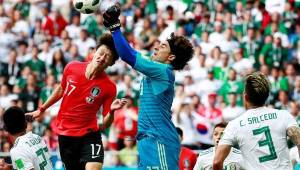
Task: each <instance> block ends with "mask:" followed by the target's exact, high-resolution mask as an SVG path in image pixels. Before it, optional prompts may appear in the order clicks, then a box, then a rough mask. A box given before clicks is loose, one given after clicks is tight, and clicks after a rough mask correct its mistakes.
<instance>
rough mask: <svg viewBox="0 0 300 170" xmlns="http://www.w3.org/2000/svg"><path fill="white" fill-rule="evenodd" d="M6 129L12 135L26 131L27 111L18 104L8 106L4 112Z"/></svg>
mask: <svg viewBox="0 0 300 170" xmlns="http://www.w3.org/2000/svg"><path fill="white" fill-rule="evenodd" d="M2 119H3V122H4V129H5V130H6V131H7V132H8V133H10V134H11V135H15V134H17V133H21V132H24V131H26V128H27V122H26V119H25V112H24V111H23V110H22V109H21V108H19V107H16V106H13V107H10V108H8V109H7V110H6V111H5V112H4V113H3V117H2Z"/></svg>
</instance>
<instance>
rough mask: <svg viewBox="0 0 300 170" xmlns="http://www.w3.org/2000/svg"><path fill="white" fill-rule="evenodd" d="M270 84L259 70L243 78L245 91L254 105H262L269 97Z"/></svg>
mask: <svg viewBox="0 0 300 170" xmlns="http://www.w3.org/2000/svg"><path fill="white" fill-rule="evenodd" d="M269 92H270V84H269V81H268V78H267V77H266V76H265V75H264V74H263V73H261V72H254V73H251V74H248V75H247V76H246V78H245V93H246V94H247V96H248V97H249V102H250V103H251V104H253V105H254V106H263V105H264V104H265V102H266V100H267V98H268V97H269Z"/></svg>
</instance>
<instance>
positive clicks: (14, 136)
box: [11, 131, 26, 143]
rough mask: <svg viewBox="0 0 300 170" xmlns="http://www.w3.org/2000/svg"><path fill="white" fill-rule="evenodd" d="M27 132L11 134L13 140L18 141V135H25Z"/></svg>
mask: <svg viewBox="0 0 300 170" xmlns="http://www.w3.org/2000/svg"><path fill="white" fill-rule="evenodd" d="M25 134H26V131H24V132H20V133H17V134H14V135H11V136H12V141H13V143H15V141H16V139H17V138H18V137H20V136H23V135H25Z"/></svg>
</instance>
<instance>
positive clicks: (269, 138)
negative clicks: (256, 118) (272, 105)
mask: <svg viewBox="0 0 300 170" xmlns="http://www.w3.org/2000/svg"><path fill="white" fill-rule="evenodd" d="M252 132H253V135H254V136H256V135H259V134H261V133H264V134H265V136H266V139H265V140H260V141H258V145H259V147H263V146H266V145H267V146H268V147H269V151H270V153H271V154H270V155H265V156H261V157H259V162H260V163H262V162H266V161H270V160H274V159H277V154H276V151H275V147H274V143H273V140H272V136H271V132H270V128H269V126H265V127H262V128H259V129H254V130H252Z"/></svg>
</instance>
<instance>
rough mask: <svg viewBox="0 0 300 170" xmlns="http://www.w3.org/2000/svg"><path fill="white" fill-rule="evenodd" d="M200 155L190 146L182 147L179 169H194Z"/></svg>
mask: <svg viewBox="0 0 300 170" xmlns="http://www.w3.org/2000/svg"><path fill="white" fill-rule="evenodd" d="M197 157H198V155H197V154H196V153H195V152H194V151H193V150H190V149H189V148H186V147H181V151H180V156H179V169H180V170H193V168H194V166H195V164H196V162H197Z"/></svg>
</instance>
